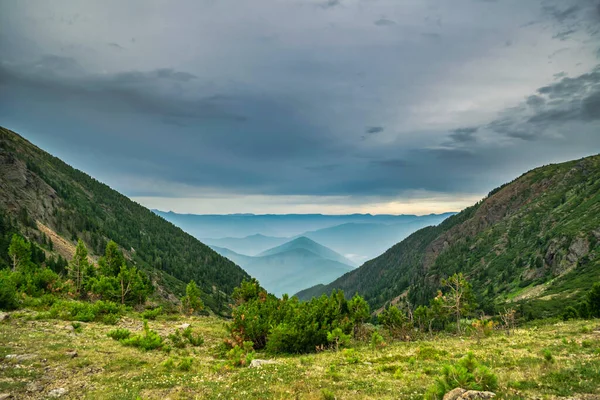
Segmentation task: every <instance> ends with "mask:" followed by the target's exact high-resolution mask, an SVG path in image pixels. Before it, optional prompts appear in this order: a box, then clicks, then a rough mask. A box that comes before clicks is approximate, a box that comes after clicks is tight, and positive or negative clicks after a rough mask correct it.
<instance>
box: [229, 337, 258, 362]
mask: <svg viewBox="0 0 600 400" xmlns="http://www.w3.org/2000/svg"><path fill="white" fill-rule="evenodd" d="M252 346H253V343H252V342H244V343H243V345H242V346H238V345H235V346H234V347H233V348H232V349H231V350H229V351H228V352H227V359H228V360H229V361H228V364H229V366H231V367H247V366H248V365H250V363H251V362H252V360H254V350H253V348H252Z"/></svg>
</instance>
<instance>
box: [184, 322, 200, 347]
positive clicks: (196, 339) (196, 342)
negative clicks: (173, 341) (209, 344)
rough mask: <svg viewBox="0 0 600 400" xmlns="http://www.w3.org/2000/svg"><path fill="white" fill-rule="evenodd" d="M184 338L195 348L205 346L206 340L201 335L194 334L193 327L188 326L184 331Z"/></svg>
mask: <svg viewBox="0 0 600 400" xmlns="http://www.w3.org/2000/svg"><path fill="white" fill-rule="evenodd" d="M182 336H183V337H184V338H186V339H187V341H188V342H189V343H190V344H191V345H192V346H194V347H198V346H202V345H203V344H204V338H203V337H202V336H200V334H194V332H192V327H191V326H188V327H187V328H185V329H184V330H183V333H182Z"/></svg>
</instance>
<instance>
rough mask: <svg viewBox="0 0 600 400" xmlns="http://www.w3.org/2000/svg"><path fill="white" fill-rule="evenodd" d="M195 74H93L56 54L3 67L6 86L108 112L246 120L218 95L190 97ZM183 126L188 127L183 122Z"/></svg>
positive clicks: (0, 78) (0, 70)
mask: <svg viewBox="0 0 600 400" xmlns="http://www.w3.org/2000/svg"><path fill="white" fill-rule="evenodd" d="M195 78H196V77H195V76H194V75H193V74H190V73H188V72H182V71H175V70H173V69H171V68H160V69H156V70H153V71H146V72H143V71H127V72H120V73H116V74H104V75H88V74H85V73H84V71H83V69H82V68H81V67H80V66H79V64H77V62H76V61H75V60H73V59H72V58H67V57H60V56H56V55H48V56H44V57H43V58H42V59H40V60H39V61H37V62H34V63H29V64H20V65H9V64H4V65H1V66H0V82H4V83H6V84H8V85H16V86H20V87H29V88H31V89H34V90H39V91H41V90H42V89H44V90H43V92H44V93H46V95H50V96H58V97H59V98H60V97H65V98H77V99H78V100H79V101H81V102H83V103H85V104H89V105H93V106H94V107H99V108H101V109H104V110H106V111H120V112H122V111H125V110H131V111H134V112H140V113H145V114H149V115H153V116H157V117H159V118H161V117H162V118H166V119H170V120H171V122H172V121H174V120H175V119H176V118H183V119H211V118H213V119H224V120H229V121H236V122H242V121H244V120H245V119H246V117H245V116H243V115H241V114H238V113H236V112H235V111H234V110H232V109H229V108H228V107H227V105H225V104H223V103H221V102H218V101H216V100H217V98H215V97H214V95H210V96H209V95H207V96H205V97H200V98H185V97H181V96H179V95H178V94H180V93H181V92H182V86H181V85H182V84H185V83H188V82H189V81H191V80H193V79H195ZM179 123H182V124H183V123H184V122H182V121H179Z"/></svg>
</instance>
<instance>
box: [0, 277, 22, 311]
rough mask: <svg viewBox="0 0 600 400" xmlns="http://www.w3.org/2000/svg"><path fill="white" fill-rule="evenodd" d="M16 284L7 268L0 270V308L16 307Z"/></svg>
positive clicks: (10, 308)
mask: <svg viewBox="0 0 600 400" xmlns="http://www.w3.org/2000/svg"><path fill="white" fill-rule="evenodd" d="M17 305H18V301H17V286H16V285H15V282H14V281H13V279H12V274H11V272H10V271H8V270H3V271H0V310H14V309H15V308H17Z"/></svg>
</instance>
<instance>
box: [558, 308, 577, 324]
mask: <svg viewBox="0 0 600 400" xmlns="http://www.w3.org/2000/svg"><path fill="white" fill-rule="evenodd" d="M577 318H579V312H577V310H576V309H575V307H573V306H569V307H567V308H566V309H565V311H564V312H563V313H562V319H563V320H564V321H568V320H570V319H577Z"/></svg>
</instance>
